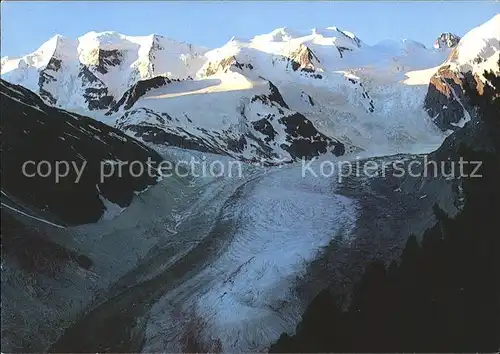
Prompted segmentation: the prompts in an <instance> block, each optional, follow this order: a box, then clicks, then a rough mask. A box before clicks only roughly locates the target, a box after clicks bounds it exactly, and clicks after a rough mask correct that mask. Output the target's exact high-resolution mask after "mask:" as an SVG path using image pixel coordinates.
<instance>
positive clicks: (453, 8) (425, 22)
mask: <svg viewBox="0 0 500 354" xmlns="http://www.w3.org/2000/svg"><path fill="white" fill-rule="evenodd" d="M497 13H500V2H498V1H440V2H430V1H410V2H392V1H386V2H378V1H365V2H361V1H360V2H353V1H346V2H297V1H295V2H287V1H279V2H278V1H276V2H270V1H251V2H246V1H221V2H212V1H203V2H195V1H172V2H161V1H137V2H135V1H116V2H111V1H102V2H101V1H88V2H87V1H66V2H55V1H51V2H42V1H28V2H21V1H8V2H5V1H2V3H1V15H2V18H1V19H2V21H1V27H2V38H1V39H2V43H1V51H2V53H1V54H2V56H5V55H9V56H18V55H24V54H28V53H29V52H32V51H34V50H35V49H36V48H38V47H39V46H40V45H41V44H42V43H43V42H45V41H46V40H48V39H49V38H50V37H52V36H53V35H55V34H62V35H64V36H68V37H72V38H76V37H78V36H80V35H82V34H84V33H86V32H89V31H92V30H95V31H106V30H111V31H117V32H121V33H123V34H128V35H148V34H151V33H158V34H162V35H165V36H167V37H170V38H173V39H177V40H183V41H186V42H189V43H193V44H198V45H203V46H207V47H210V48H214V47H218V46H221V45H222V44H224V43H225V42H227V41H228V40H229V39H230V38H231V37H232V36H236V37H253V36H254V35H256V34H262V33H266V32H269V31H271V30H273V29H275V28H277V27H284V26H288V27H291V28H294V29H296V30H308V29H311V28H314V27H318V28H320V27H328V26H337V27H339V28H341V29H345V30H348V31H351V32H354V33H355V34H356V35H357V36H358V37H359V38H361V40H363V41H365V42H367V43H368V44H374V43H376V42H378V41H379V40H382V39H403V38H410V39H414V40H417V41H419V42H422V43H424V44H425V45H426V46H431V45H432V43H433V41H434V39H435V38H436V37H437V35H438V34H440V33H441V32H444V31H450V32H454V33H456V34H458V35H463V34H465V33H466V32H467V31H468V30H469V29H471V28H473V27H475V26H477V25H479V24H481V23H483V22H485V21H487V20H489V19H490V18H491V17H493V16H494V15H495V14H497Z"/></svg>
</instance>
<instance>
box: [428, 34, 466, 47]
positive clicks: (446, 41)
mask: <svg viewBox="0 0 500 354" xmlns="http://www.w3.org/2000/svg"><path fill="white" fill-rule="evenodd" d="M459 41H460V37H459V36H457V35H456V34H453V33H451V32H444V33H441V34H440V35H439V37H437V38H436V41H435V42H434V48H436V49H440V48H454V47H456V46H457V44H458V42H459Z"/></svg>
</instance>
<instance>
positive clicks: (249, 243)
mask: <svg viewBox="0 0 500 354" xmlns="http://www.w3.org/2000/svg"><path fill="white" fill-rule="evenodd" d="M243 186H244V188H243V189H241V190H240V191H239V192H238V193H237V194H234V195H233V196H231V197H230V199H229V200H228V202H227V203H226V205H225V206H224V208H223V210H222V213H221V215H220V222H221V223H222V224H223V225H222V227H220V228H216V230H214V232H217V233H218V238H219V239H220V242H219V243H218V246H217V247H216V248H215V249H213V250H207V252H216V254H217V256H216V258H215V259H214V261H213V262H211V263H209V264H207V265H206V266H205V267H204V268H203V269H202V270H201V271H200V272H199V273H197V274H195V275H194V276H188V277H185V278H184V279H183V281H182V284H181V285H180V286H178V287H177V288H175V289H173V290H171V291H169V292H167V293H165V294H164V295H163V296H162V298H161V299H159V301H158V302H157V303H156V304H155V305H154V306H153V307H152V308H151V315H150V317H149V320H148V324H147V329H146V333H147V339H146V344H145V346H144V347H143V351H145V352H157V351H168V352H179V351H183V350H184V351H185V350H190V348H185V347H184V345H185V342H184V340H185V339H186V336H192V338H191V339H190V340H195V341H199V342H200V343H202V347H203V348H205V350H209V351H214V350H217V349H218V348H217V347H218V346H220V348H219V349H222V350H223V351H224V352H234V351H243V352H247V351H253V352H257V351H262V350H264V349H265V348H266V346H268V345H269V344H270V343H272V342H273V341H275V340H276V339H277V338H278V337H279V335H280V334H281V333H282V332H283V331H290V330H292V329H293V328H294V324H295V323H296V322H297V321H298V319H299V317H300V313H301V312H300V309H301V307H302V304H301V301H300V299H299V298H298V297H297V295H296V294H295V291H294V287H293V285H294V284H295V282H296V280H297V279H298V278H299V277H302V276H303V275H304V272H305V271H306V266H307V264H308V263H309V262H311V261H312V260H313V259H314V258H315V257H316V256H317V254H318V252H320V251H321V249H322V248H323V247H326V246H327V245H328V244H329V243H330V242H331V241H332V240H333V239H336V238H337V237H339V236H342V237H344V241H345V242H348V240H349V232H350V230H351V229H352V227H353V225H354V222H355V220H356V203H355V202H354V201H353V200H350V199H349V198H346V197H342V196H340V195H336V194H335V185H334V184H332V181H331V179H327V178H314V177H309V178H302V177H301V166H300V165H298V166H290V167H288V168H284V169H278V168H275V169H274V170H273V171H269V172H268V173H266V174H265V175H262V176H260V177H258V178H257V179H254V180H250V181H249V182H248V183H245V184H244V185H243ZM187 222H189V221H187ZM207 237H208V236H207ZM249 284H251V286H249ZM191 350H192V349H191Z"/></svg>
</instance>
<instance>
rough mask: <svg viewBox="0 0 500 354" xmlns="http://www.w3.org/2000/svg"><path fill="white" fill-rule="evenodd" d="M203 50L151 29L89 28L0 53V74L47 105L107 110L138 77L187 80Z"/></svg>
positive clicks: (202, 59) (194, 71)
mask: <svg viewBox="0 0 500 354" xmlns="http://www.w3.org/2000/svg"><path fill="white" fill-rule="evenodd" d="M205 51H206V49H204V48H201V47H196V46H193V45H191V44H187V43H182V42H177V41H174V40H171V39H169V38H166V37H162V36H159V35H157V34H152V35H149V36H136V37H134V36H125V35H122V34H119V33H116V32H100V33H97V32H89V33H87V34H85V35H83V36H81V37H79V38H77V39H76V40H74V39H71V38H66V37H63V36H60V35H56V36H54V37H52V38H51V39H49V40H48V41H47V42H45V43H44V44H43V45H42V46H41V47H40V48H38V49H37V50H36V51H35V52H33V53H31V54H28V55H25V56H23V57H20V58H9V57H4V58H2V66H1V72H2V78H3V79H6V80H7V81H10V82H12V83H16V84H21V85H23V86H25V87H27V88H29V89H30V90H33V91H34V92H37V93H39V94H40V96H41V97H42V98H43V99H44V100H45V101H46V102H47V103H49V104H52V105H57V106H59V107H64V108H73V109H84V110H99V109H108V108H109V107H110V106H111V105H112V104H113V103H114V102H115V101H117V100H118V99H119V98H121V96H122V95H123V93H124V92H125V91H126V90H127V89H128V88H129V87H130V86H131V85H133V84H134V83H136V82H137V81H138V80H142V79H149V78H152V77H155V76H166V77H170V78H180V79H187V78H189V77H194V76H195V74H196V72H197V71H198V69H199V68H200V67H201V66H202V65H203V63H204V62H205V58H204V56H203V54H204V53H205Z"/></svg>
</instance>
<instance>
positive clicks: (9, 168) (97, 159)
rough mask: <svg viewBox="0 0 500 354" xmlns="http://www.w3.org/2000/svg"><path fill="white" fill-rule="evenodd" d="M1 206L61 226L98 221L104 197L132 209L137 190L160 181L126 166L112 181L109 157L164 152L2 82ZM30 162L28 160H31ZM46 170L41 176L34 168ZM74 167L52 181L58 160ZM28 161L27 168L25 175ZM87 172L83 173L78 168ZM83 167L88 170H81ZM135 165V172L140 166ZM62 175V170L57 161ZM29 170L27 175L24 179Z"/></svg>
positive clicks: (129, 158) (128, 158)
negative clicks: (104, 173)
mask: <svg viewBox="0 0 500 354" xmlns="http://www.w3.org/2000/svg"><path fill="white" fill-rule="evenodd" d="M1 111H2V122H1V129H0V132H1V153H2V166H1V169H0V172H1V177H2V207H5V208H6V209H8V210H10V211H13V210H14V209H16V210H18V211H21V212H23V213H26V214H28V215H32V216H38V217H39V218H42V219H44V220H51V221H52V222H54V223H57V224H60V225H75V224H83V223H91V222H96V221H98V220H99V219H100V218H101V217H103V215H104V213H105V212H106V208H107V207H106V205H105V204H108V203H106V202H105V201H104V199H106V200H108V201H109V202H111V203H114V204H117V205H118V206H119V207H122V208H123V207H126V206H128V205H129V204H130V203H131V201H132V199H133V197H134V195H135V193H136V192H139V191H142V190H144V189H145V188H147V187H148V186H149V185H152V184H155V183H156V177H155V173H154V171H151V173H150V174H151V176H149V174H148V173H144V174H142V175H140V176H138V177H134V175H135V174H137V172H133V173H135V174H134V175H133V174H131V171H130V168H129V166H128V165H126V166H125V167H123V168H122V175H121V176H119V173H118V168H116V173H114V174H113V175H112V176H110V177H108V178H101V170H104V171H106V172H107V173H110V170H109V169H110V168H111V164H107V163H106V162H105V161H113V163H116V162H117V161H124V162H129V163H130V162H132V161H139V162H141V163H142V164H143V165H144V164H145V163H146V161H147V160H148V159H151V161H156V162H158V161H161V160H162V159H161V157H160V156H159V155H158V154H157V153H156V152H154V151H153V150H151V149H149V148H148V147H146V146H144V145H143V144H141V143H139V142H137V141H135V140H134V139H132V138H130V137H128V136H126V135H124V134H123V133H122V132H120V131H119V130H117V129H114V128H111V127H109V126H107V125H105V124H103V123H100V122H97V121H95V120H93V119H91V118H88V117H84V116H80V115H77V114H74V113H70V112H67V111H64V110H60V109H57V108H54V107H50V106H47V105H46V104H44V103H43V101H42V100H41V99H40V98H39V97H38V96H37V95H35V94H34V93H32V92H31V91H29V90H27V89H25V88H23V87H21V86H17V85H12V84H10V83H8V82H6V81H3V80H2V81H1ZM28 161H33V163H29V165H25V163H26V162H28ZM41 161H47V162H44V163H43V164H44V165H40V166H41V167H42V168H41V169H40V171H39V172H42V174H43V175H46V174H48V172H49V170H48V168H49V166H50V168H52V173H51V174H48V175H47V177H42V176H41V175H40V174H39V173H36V164H38V163H40V162H41ZM58 161H59V162H60V161H64V162H67V163H68V164H70V165H69V166H70V168H69V170H68V173H67V175H66V176H65V177H61V178H60V180H59V181H56V180H55V167H56V165H57V162H58ZM23 166H24V167H25V171H24V172H23ZM74 166H76V167H77V169H78V170H79V171H83V172H82V173H81V175H79V174H78V172H77V171H76V170H75V168H73V167H74ZM82 168H83V169H82ZM137 170H138V169H136V170H135V171H137ZM60 172H61V173H63V174H64V173H65V172H66V169H65V167H64V166H63V165H62V164H60ZM27 174H29V175H30V176H33V177H29V176H27Z"/></svg>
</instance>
